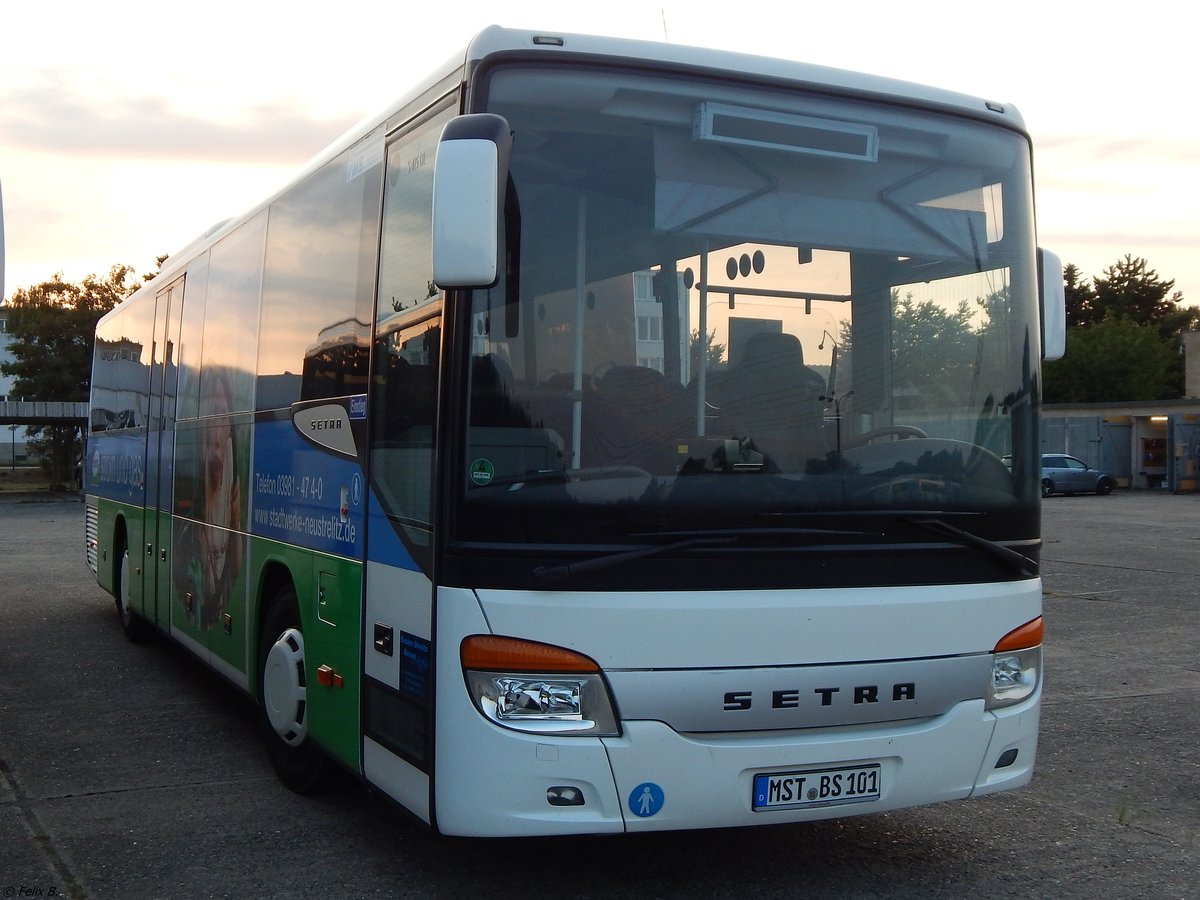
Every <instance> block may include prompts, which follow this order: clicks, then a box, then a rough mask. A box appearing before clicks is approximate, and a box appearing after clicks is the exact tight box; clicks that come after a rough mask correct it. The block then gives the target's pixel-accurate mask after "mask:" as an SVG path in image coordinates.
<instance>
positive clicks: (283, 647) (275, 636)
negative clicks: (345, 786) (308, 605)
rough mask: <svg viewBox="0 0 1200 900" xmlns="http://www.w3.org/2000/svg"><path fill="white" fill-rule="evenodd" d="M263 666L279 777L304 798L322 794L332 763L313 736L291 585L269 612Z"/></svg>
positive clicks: (261, 679) (266, 718)
mask: <svg viewBox="0 0 1200 900" xmlns="http://www.w3.org/2000/svg"><path fill="white" fill-rule="evenodd" d="M258 667H259V668H258V707H259V721H260V723H261V726H262V731H263V736H264V738H265V740H266V743H267V753H268V755H269V756H270V758H271V765H272V766H273V767H274V769H275V774H276V775H277V776H278V777H279V780H280V781H282V782H283V784H284V785H285V786H287V787H288V788H290V789H291V790H293V791H295V792H296V793H298V794H308V793H312V792H314V791H316V790H319V789H320V788H321V787H322V786H323V784H324V782H325V778H326V770H327V768H328V760H327V758H326V756H325V752H324V751H323V750H322V749H321V748H320V747H318V746H317V745H316V744H314V743H313V741H312V739H311V738H310V737H309V736H308V700H307V691H308V678H307V675H306V672H305V662H304V634H303V632H302V631H301V630H300V608H299V606H298V605H297V603H296V592H295V590H294V589H293V588H291V587H288V588H286V589H284V590H282V591H280V592H279V593H278V594H277V595H276V596H275V599H274V600H273V601H272V603H271V606H270V608H269V609H268V610H267V615H266V618H265V619H264V620H263V627H262V632H261V633H260V635H259V653H258Z"/></svg>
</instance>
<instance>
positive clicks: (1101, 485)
mask: <svg viewBox="0 0 1200 900" xmlns="http://www.w3.org/2000/svg"><path fill="white" fill-rule="evenodd" d="M1112 490H1113V480H1112V479H1111V478H1101V479H1100V481H1099V482H1097V484H1096V493H1097V494H1100V495H1101V496H1104V495H1105V494H1111V493H1112Z"/></svg>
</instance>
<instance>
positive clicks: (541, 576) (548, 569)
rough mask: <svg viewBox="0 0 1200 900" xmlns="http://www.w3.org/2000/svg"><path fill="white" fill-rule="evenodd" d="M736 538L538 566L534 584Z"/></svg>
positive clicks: (685, 542) (545, 584) (546, 584)
mask: <svg viewBox="0 0 1200 900" xmlns="http://www.w3.org/2000/svg"><path fill="white" fill-rule="evenodd" d="M733 540H734V538H733V537H732V536H728V537H713V536H706V537H691V538H688V539H687V540H683V541H675V542H673V543H670V544H655V545H653V546H651V547H638V548H637V549H636V550H624V551H621V552H620V553H610V554H608V555H606V556H596V557H593V558H592V559H583V560H580V561H579V562H572V563H566V564H564V565H561V566H538V567H537V568H536V569H534V570H533V582H534V584H536V585H537V586H538V587H552V586H553V585H556V584H562V583H564V582H566V581H570V580H571V579H572V578H575V577H576V576H578V575H586V574H587V573H589V572H598V571H600V570H601V569H608V568H611V567H612V566H619V565H621V564H623V563H627V562H633V561H634V560H636V559H644V558H645V557H647V556H657V555H658V554H660V553H671V552H672V551H675V550H686V549H687V548H689V547H699V546H703V545H706V544H729V543H732V542H733Z"/></svg>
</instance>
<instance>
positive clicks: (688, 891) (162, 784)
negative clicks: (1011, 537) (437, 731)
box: [0, 492, 1200, 900]
mask: <svg viewBox="0 0 1200 900" xmlns="http://www.w3.org/2000/svg"><path fill="white" fill-rule="evenodd" d="M22 499H25V500H30V499H32V498H20V497H15V496H8V497H5V498H3V499H2V500H0V585H3V593H2V594H0V900H6V898H9V897H48V896H72V897H96V898H109V897H114V898H141V897H170V898H173V897H234V896H237V897H289V898H290V897H376V896H378V897H393V896H394V897H453V898H457V897H513V898H518V897H519V898H535V897H581V898H584V897H587V898H590V897H596V898H601V897H603V898H611V897H624V896H629V897H633V896H636V897H647V898H648V897H663V898H666V897H671V898H675V897H679V898H683V897H687V898H692V897H729V898H735V897H736V898H739V900H740V898H766V897H795V896H813V897H853V898H858V897H963V896H967V895H975V896H977V897H989V898H990V897H1081V898H1082V897H1088V898H1094V897H1096V896H1100V895H1103V896H1105V897H1106V898H1125V897H1155V898H1157V897H1188V896H1193V897H1194V896H1197V895H1198V894H1200V887H1198V884H1200V755H1198V754H1197V751H1196V745H1197V738H1198V737H1200V653H1198V652H1197V651H1198V647H1197V644H1198V642H1200V641H1198V638H1200V552H1198V551H1200V528H1198V527H1197V525H1198V524H1200V496H1171V495H1168V494H1165V493H1164V494H1151V493H1134V494H1130V493H1125V492H1119V493H1117V494H1115V495H1113V496H1111V497H1055V498H1052V499H1051V500H1049V501H1047V502H1046V503H1045V506H1044V519H1045V526H1046V527H1045V531H1046V537H1047V542H1048V543H1047V549H1046V553H1045V557H1044V559H1045V562H1044V566H1043V569H1044V574H1045V578H1046V588H1047V602H1046V612H1047V621H1048V636H1047V650H1046V659H1047V666H1048V669H1049V674H1048V677H1047V695H1046V703H1045V707H1044V711H1043V730H1042V744H1041V749H1040V755H1039V767H1038V771H1037V774H1036V776H1035V778H1034V782H1033V784H1032V785H1031V786H1030V787H1029V788H1027V789H1025V790H1023V791H1018V792H1015V793H1011V794H1006V795H1001V796H998V797H990V798H985V799H982V800H977V801H970V802H966V803H957V804H946V805H942V806H935V807H928V808H924V809H918V810H910V811H905V812H902V813H895V814H889V815H880V816H871V817H862V818H853V819H845V820H838V821H831V822H825V823H818V824H814V825H806V826H786V827H774V828H762V829H751V830H746V829H743V830H736V831H711V832H693V833H688V834H673V835H651V836H644V837H637V838H605V839H594V838H573V839H559V840H551V841H539V840H519V841H464V840H446V839H438V838H435V837H432V836H430V835H429V834H427V833H426V832H424V831H423V830H421V829H420V828H418V827H417V826H415V825H413V824H411V823H410V822H408V821H407V820H406V819H404V818H403V817H401V816H400V815H398V814H397V813H396V812H395V811H394V810H393V809H392V808H391V807H389V806H388V805H387V804H385V803H384V802H382V801H380V800H379V799H377V798H375V797H373V796H371V795H370V794H368V793H367V792H366V791H364V790H362V789H360V788H358V787H356V786H354V785H347V786H346V787H344V788H343V789H341V790H336V791H333V792H332V793H330V794H327V795H325V796H322V797H320V798H316V799H312V798H301V797H296V796H294V795H292V794H290V793H288V792H287V791H286V790H285V789H283V788H282V787H280V786H279V785H278V784H277V783H276V781H275V780H274V778H273V776H272V774H271V772H270V769H269V766H268V764H267V762H266V760H265V758H264V755H263V753H262V751H261V750H260V748H259V744H258V741H257V737H256V734H255V726H254V716H253V712H252V710H251V709H250V707H249V706H248V705H247V704H246V702H244V701H243V700H242V698H241V697H240V696H239V695H238V693H237V692H236V691H234V690H233V689H231V688H229V687H228V686H226V685H225V684H224V683H223V682H222V681H221V680H220V679H218V678H216V677H215V676H212V675H210V674H208V673H207V672H205V671H204V670H202V669H201V668H200V667H199V666H198V665H196V664H194V663H193V662H192V661H191V659H190V658H189V657H188V656H187V654H186V653H184V652H183V651H181V650H179V649H178V648H176V647H173V646H172V645H170V644H169V643H168V642H166V641H157V642H153V643H150V644H148V645H144V646H133V645H130V644H128V643H126V642H125V641H124V639H123V638H122V636H121V632H120V627H119V625H118V623H117V620H116V616H115V614H114V611H113V606H112V601H111V599H110V598H108V597H107V595H105V594H103V593H102V592H101V591H100V590H99V589H98V588H97V587H96V586H95V583H94V581H93V580H92V577H91V573H90V572H89V571H88V570H87V568H86V567H85V565H84V562H83V539H82V521H81V520H82V505H81V504H80V503H78V502H72V501H61V500H60V501H56V502H21V500H22ZM497 777H503V776H502V773H498V775H497Z"/></svg>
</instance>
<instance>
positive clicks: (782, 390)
mask: <svg viewBox="0 0 1200 900" xmlns="http://www.w3.org/2000/svg"><path fill="white" fill-rule="evenodd" d="M714 387H715V388H716V390H715V391H714V394H715V396H714V398H713V399H714V400H715V401H716V402H717V404H719V406H720V417H721V425H720V429H721V431H722V432H723V433H724V434H725V435H727V436H729V437H738V438H743V439H744V438H750V439H751V440H752V441H753V442H754V445H755V448H756V449H757V450H759V452H761V453H763V454H765V455H766V456H767V457H768V458H769V459H771V460H773V461H774V462H775V464H776V465H777V466H779V468H781V469H784V470H787V471H803V468H804V463H805V461H807V460H809V459H811V458H813V457H823V456H824V455H825V453H826V451H827V449H828V447H827V445H826V441H825V428H824V425H825V421H824V420H825V404H824V401H823V400H822V397H823V396H824V394H825V379H824V378H822V377H821V376H820V375H819V374H818V373H817V372H816V371H814V370H813V369H810V368H809V367H808V366H806V365H805V364H804V350H803V348H802V347H801V345H800V339H799V338H798V337H796V336H795V335H794V334H787V333H786V332H764V333H759V334H754V335H751V336H750V337H749V338H748V339H747V340H746V344H745V346H744V347H743V349H742V353H741V355H740V357H739V358H738V359H737V360H735V361H734V363H733V365H732V366H731V367H730V368H729V370H728V372H726V373H725V375H724V376H723V377H722V378H721V379H720V382H719V384H718V385H715V386H714Z"/></svg>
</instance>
